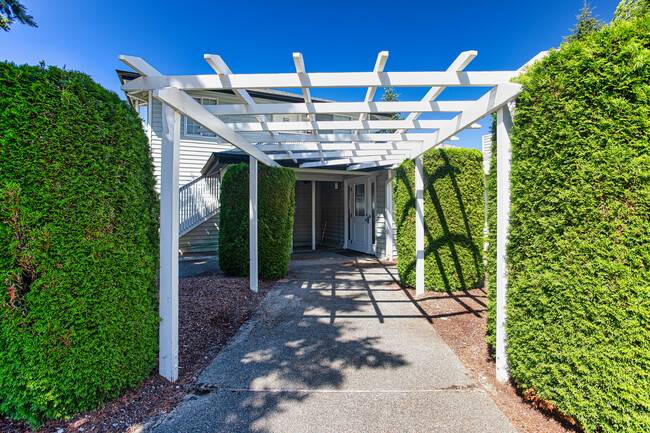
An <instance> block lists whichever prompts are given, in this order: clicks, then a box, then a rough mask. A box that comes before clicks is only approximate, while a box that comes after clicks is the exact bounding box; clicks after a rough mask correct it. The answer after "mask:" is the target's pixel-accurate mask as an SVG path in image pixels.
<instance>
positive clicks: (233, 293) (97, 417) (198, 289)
mask: <svg viewBox="0 0 650 433" xmlns="http://www.w3.org/2000/svg"><path fill="white" fill-rule="evenodd" d="M274 283H275V281H271V280H261V281H260V284H259V292H258V293H254V292H252V291H251V290H250V289H249V282H248V278H240V277H226V276H224V275H211V276H204V277H187V278H181V279H180V282H179V318H180V323H179V330H178V332H179V338H178V340H179V379H178V380H177V381H176V382H175V383H171V382H169V381H168V380H167V379H165V378H164V377H162V376H160V375H159V374H158V368H157V367H156V368H155V369H154V371H152V372H151V374H150V375H149V376H148V377H147V378H146V379H145V380H144V382H143V383H142V384H141V385H140V386H139V387H137V388H136V389H134V390H131V391H128V392H126V393H125V394H123V395H121V396H119V397H116V398H114V399H112V400H109V401H107V402H105V403H104V405H103V406H102V407H100V408H99V409H97V410H95V411H91V412H85V413H80V414H77V415H75V416H74V417H72V418H70V419H68V420H64V421H48V422H46V423H45V424H44V425H43V426H42V427H41V428H40V429H39V430H35V431H37V432H39V433H68V432H129V433H136V432H139V431H141V430H142V427H143V425H144V423H145V422H147V421H148V420H150V419H152V418H155V417H157V416H161V415H164V414H165V413H168V412H170V411H171V410H172V409H173V408H174V407H175V406H176V405H177V404H178V403H179V402H180V401H182V400H183V398H184V397H185V395H187V394H188V393H191V390H192V383H193V382H194V381H195V380H196V378H197V377H198V376H199V375H200V374H201V372H202V371H203V370H204V369H205V367H207V365H208V364H209V363H210V361H212V360H213V359H214V357H215V356H216V355H217V353H218V352H219V351H220V350H221V349H222V348H223V347H224V346H225V344H226V343H227V342H228V340H230V339H231V338H232V337H233V336H234V335H235V334H236V333H237V330H238V329H239V327H240V326H241V325H242V324H243V323H244V322H245V321H246V320H248V318H250V316H251V315H252V314H253V312H254V311H255V310H256V309H257V308H258V306H259V304H260V302H261V301H262V299H264V296H266V294H267V293H268V292H269V291H270V290H271V289H272V287H273V284H274ZM32 431H33V430H31V429H30V428H29V427H28V426H27V425H25V424H24V423H22V422H17V421H10V420H8V419H3V418H0V433H10V432H11V433H14V432H32Z"/></svg>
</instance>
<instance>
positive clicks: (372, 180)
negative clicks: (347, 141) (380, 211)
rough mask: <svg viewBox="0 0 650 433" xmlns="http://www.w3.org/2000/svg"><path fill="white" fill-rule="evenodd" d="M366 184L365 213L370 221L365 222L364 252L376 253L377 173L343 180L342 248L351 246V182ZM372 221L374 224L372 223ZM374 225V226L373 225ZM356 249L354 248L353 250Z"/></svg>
mask: <svg viewBox="0 0 650 433" xmlns="http://www.w3.org/2000/svg"><path fill="white" fill-rule="evenodd" d="M364 182H365V185H366V215H367V216H370V221H369V222H368V224H367V230H368V231H367V233H366V245H367V248H366V249H365V251H361V252H364V253H366V254H371V255H374V256H376V255H377V236H376V233H377V228H376V225H377V174H372V175H369V176H358V177H353V178H348V179H345V180H344V181H343V188H344V190H343V202H344V203H343V205H344V206H343V213H344V230H343V231H344V239H343V248H344V249H352V248H351V245H350V244H351V235H352V227H350V225H351V224H350V222H351V220H352V215H351V213H350V212H351V211H352V209H350V188H351V187H352V185H353V184H359V183H364ZM373 184H374V186H375V190H374V191H375V194H374V197H373V194H372V185H373ZM372 222H374V224H373V223H372ZM373 226H374V227H373ZM373 228H374V230H375V241H374V242H373V241H372V232H373ZM355 251H356V250H355Z"/></svg>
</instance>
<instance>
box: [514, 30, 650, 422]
mask: <svg viewBox="0 0 650 433" xmlns="http://www.w3.org/2000/svg"><path fill="white" fill-rule="evenodd" d="M520 81H521V83H522V84H523V86H524V92H523V93H522V94H521V95H520V97H519V99H518V104H517V111H516V117H515V125H514V128H513V130H512V150H513V155H512V175H511V179H512V213H511V228H510V243H509V248H508V255H509V272H510V274H509V291H508V321H507V324H506V330H507V335H508V357H509V363H510V369H511V373H512V377H513V378H514V380H515V381H516V383H517V384H518V385H519V386H520V387H522V388H523V389H525V390H526V389H531V390H533V391H534V392H535V393H536V394H537V395H538V396H539V397H541V398H542V399H544V400H547V401H549V402H551V403H552V404H554V405H555V406H557V408H559V409H560V410H561V411H562V412H564V413H566V414H568V415H571V416H572V417H574V418H575V419H576V420H577V421H578V422H579V423H580V424H581V425H582V426H583V427H584V429H585V430H586V431H589V432H601V431H602V432H622V431H625V432H647V431H648V429H649V428H650V133H649V132H650V105H649V102H650V18H644V19H641V20H637V21H634V22H620V23H617V24H616V25H613V26H610V27H607V28H605V29H604V30H602V31H600V32H598V33H596V34H593V35H590V36H588V37H587V38H585V39H583V40H582V41H580V42H577V43H572V44H565V45H563V46H562V47H561V48H560V49H559V50H556V51H552V52H551V53H550V54H549V56H548V57H547V58H546V59H544V60H543V61H542V62H539V63H537V64H536V65H535V66H533V67H532V69H531V70H530V71H529V72H528V73H527V74H526V75H524V76H523V77H521V78H520Z"/></svg>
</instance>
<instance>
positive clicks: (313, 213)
mask: <svg viewBox="0 0 650 433" xmlns="http://www.w3.org/2000/svg"><path fill="white" fill-rule="evenodd" d="M311 249H312V250H315V249H316V181H314V180H312V181H311Z"/></svg>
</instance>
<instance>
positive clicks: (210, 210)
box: [178, 176, 221, 255]
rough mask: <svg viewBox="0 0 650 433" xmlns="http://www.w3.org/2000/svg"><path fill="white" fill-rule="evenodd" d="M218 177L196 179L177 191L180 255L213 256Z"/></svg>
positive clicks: (215, 245)
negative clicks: (204, 254)
mask: <svg viewBox="0 0 650 433" xmlns="http://www.w3.org/2000/svg"><path fill="white" fill-rule="evenodd" d="M220 184H221V182H220V177H219V176H215V177H199V178H197V179H195V180H193V181H192V182H190V183H188V184H186V185H183V186H182V187H180V188H179V191H178V194H179V208H180V215H179V230H178V233H179V236H180V239H179V242H178V248H179V250H180V253H181V255H185V254H188V253H206V254H208V253H215V252H216V251H217V247H218V231H219V188H220V186H221V185H220Z"/></svg>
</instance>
